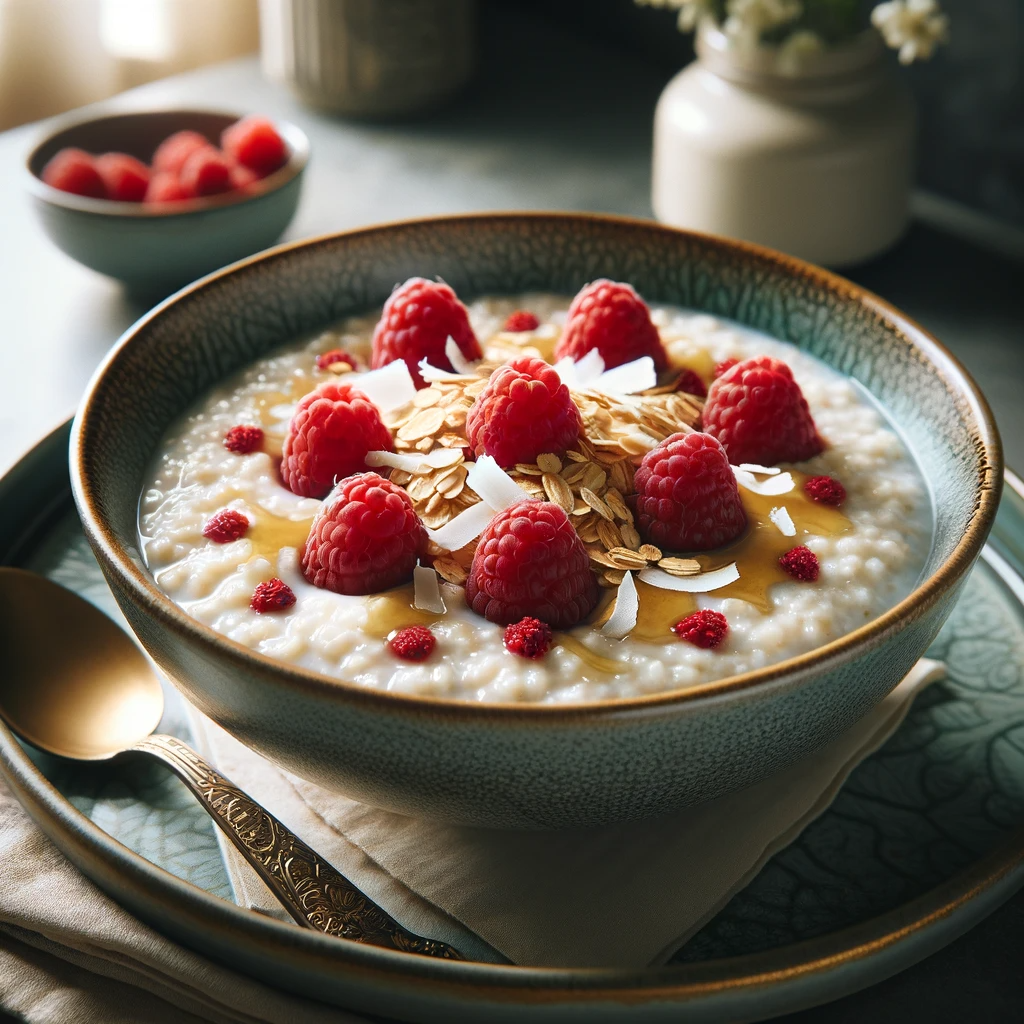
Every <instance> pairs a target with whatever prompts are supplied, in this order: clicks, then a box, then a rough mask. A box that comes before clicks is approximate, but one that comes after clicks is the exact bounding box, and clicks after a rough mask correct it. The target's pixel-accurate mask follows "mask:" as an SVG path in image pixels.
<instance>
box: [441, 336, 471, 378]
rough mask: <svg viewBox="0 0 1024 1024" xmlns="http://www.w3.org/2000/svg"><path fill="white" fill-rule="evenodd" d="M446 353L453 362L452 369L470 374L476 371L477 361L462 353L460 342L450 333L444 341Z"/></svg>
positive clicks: (450, 361)
mask: <svg viewBox="0 0 1024 1024" xmlns="http://www.w3.org/2000/svg"><path fill="white" fill-rule="evenodd" d="M444 354H445V355H446V356H447V357H448V362H449V363H451V364H452V369H453V370H454V371H455V372H456V373H458V374H463V375H468V374H473V373H475V372H476V363H475V362H472V361H471V360H469V359H467V358H466V357H465V356H464V355H463V354H462V349H461V348H459V343H458V342H457V341H456V340H455V339H454V338H453V337H452V336H451V335H450V334H449V335H448V340H447V341H446V342H445V343H444Z"/></svg>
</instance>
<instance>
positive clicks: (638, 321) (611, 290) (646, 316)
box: [555, 278, 668, 370]
mask: <svg viewBox="0 0 1024 1024" xmlns="http://www.w3.org/2000/svg"><path fill="white" fill-rule="evenodd" d="M594 348H596V349H597V350H598V351H599V352H600V353H601V358H602V359H603V360H604V365H605V369H608V370H610V369H611V368H612V367H613V366H619V365H621V364H622V363H629V362H632V361H633V360H634V359H640V358H641V357H642V356H650V357H651V358H652V359H653V360H654V368H655V369H656V370H664V369H665V367H666V366H667V365H668V359H667V358H666V356H665V349H664V348H662V345H661V337H660V335H659V334H658V328H657V327H655V326H654V324H653V323H651V312H650V310H649V309H648V308H647V304H646V303H645V302H644V300H643V299H641V298H640V296H639V295H637V293H636V292H635V291H634V290H633V288H632V287H631V286H630V285H628V284H619V283H617V282H615V281H608V280H606V279H605V278H601V279H600V280H598V281H594V282H593V283H592V284H588V285H587V286H586V287H585V288H583V289H582V290H581V291H580V292H579V293H578V294H577V296H576V298H574V299H573V300H572V305H571V306H570V307H569V315H568V316H567V317H566V321H565V329H564V330H563V331H562V336H561V338H559V339H558V344H557V345H556V346H555V359H556V360H557V359H564V358H565V357H566V356H569V357H571V358H572V359H582V358H583V356H585V355H586V354H587V353H588V352H589V351H590V350H591V349H594Z"/></svg>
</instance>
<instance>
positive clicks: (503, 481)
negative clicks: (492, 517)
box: [466, 455, 534, 512]
mask: <svg viewBox="0 0 1024 1024" xmlns="http://www.w3.org/2000/svg"><path fill="white" fill-rule="evenodd" d="M466 484H467V486H468V487H469V488H470V490H472V491H475V492H476V493H477V494H478V495H479V496H480V500H481V501H483V502H484V503H485V504H487V505H490V506H491V508H492V509H493V510H494V511H495V512H501V511H502V510H503V509H506V508H509V507H510V506H512V505H518V504H519V502H521V501H533V500H534V499H533V497H532V496H531V495H530V494H529V493H527V492H526V491H524V490H523V489H522V487H520V486H519V484H517V483H516V482H515V480H513V479H512V477H510V476H509V475H508V473H506V472H505V471H504V470H503V469H502V468H501V466H499V465H498V464H497V463H496V462H495V461H494V459H493V458H491V456H490V455H481V456H480V458H478V459H477V460H476V462H474V463H471V464H470V466H469V473H468V475H467V477H466Z"/></svg>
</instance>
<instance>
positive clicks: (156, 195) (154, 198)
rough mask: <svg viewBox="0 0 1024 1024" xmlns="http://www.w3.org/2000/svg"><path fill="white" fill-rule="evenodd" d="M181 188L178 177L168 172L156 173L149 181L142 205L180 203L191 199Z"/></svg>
mask: <svg viewBox="0 0 1024 1024" xmlns="http://www.w3.org/2000/svg"><path fill="white" fill-rule="evenodd" d="M191 198H192V196H190V195H189V194H188V193H187V192H186V191H185V189H184V188H183V187H182V184H181V182H180V181H178V176H177V175H176V174H171V172H170V171H158V172H157V173H156V174H154V175H153V177H152V178H150V179H149V187H148V188H147V189H146V195H145V196H144V198H143V202H144V203H180V202H181V201H182V200H183V199H191Z"/></svg>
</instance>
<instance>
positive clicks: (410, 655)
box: [388, 626, 437, 661]
mask: <svg viewBox="0 0 1024 1024" xmlns="http://www.w3.org/2000/svg"><path fill="white" fill-rule="evenodd" d="M436 646H437V638H436V637H435V636H434V634H433V633H431V632H430V630H429V629H427V627H426V626H406V627H405V629H400V630H398V632H396V633H395V634H394V635H393V636H392V637H391V639H390V640H388V647H390V648H391V653H392V654H394V655H397V656H398V657H399V658H402V659H404V660H405V661H423V660H424V659H425V658H428V657H430V653H431V652H432V651H433V649H434V648H435V647H436Z"/></svg>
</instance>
